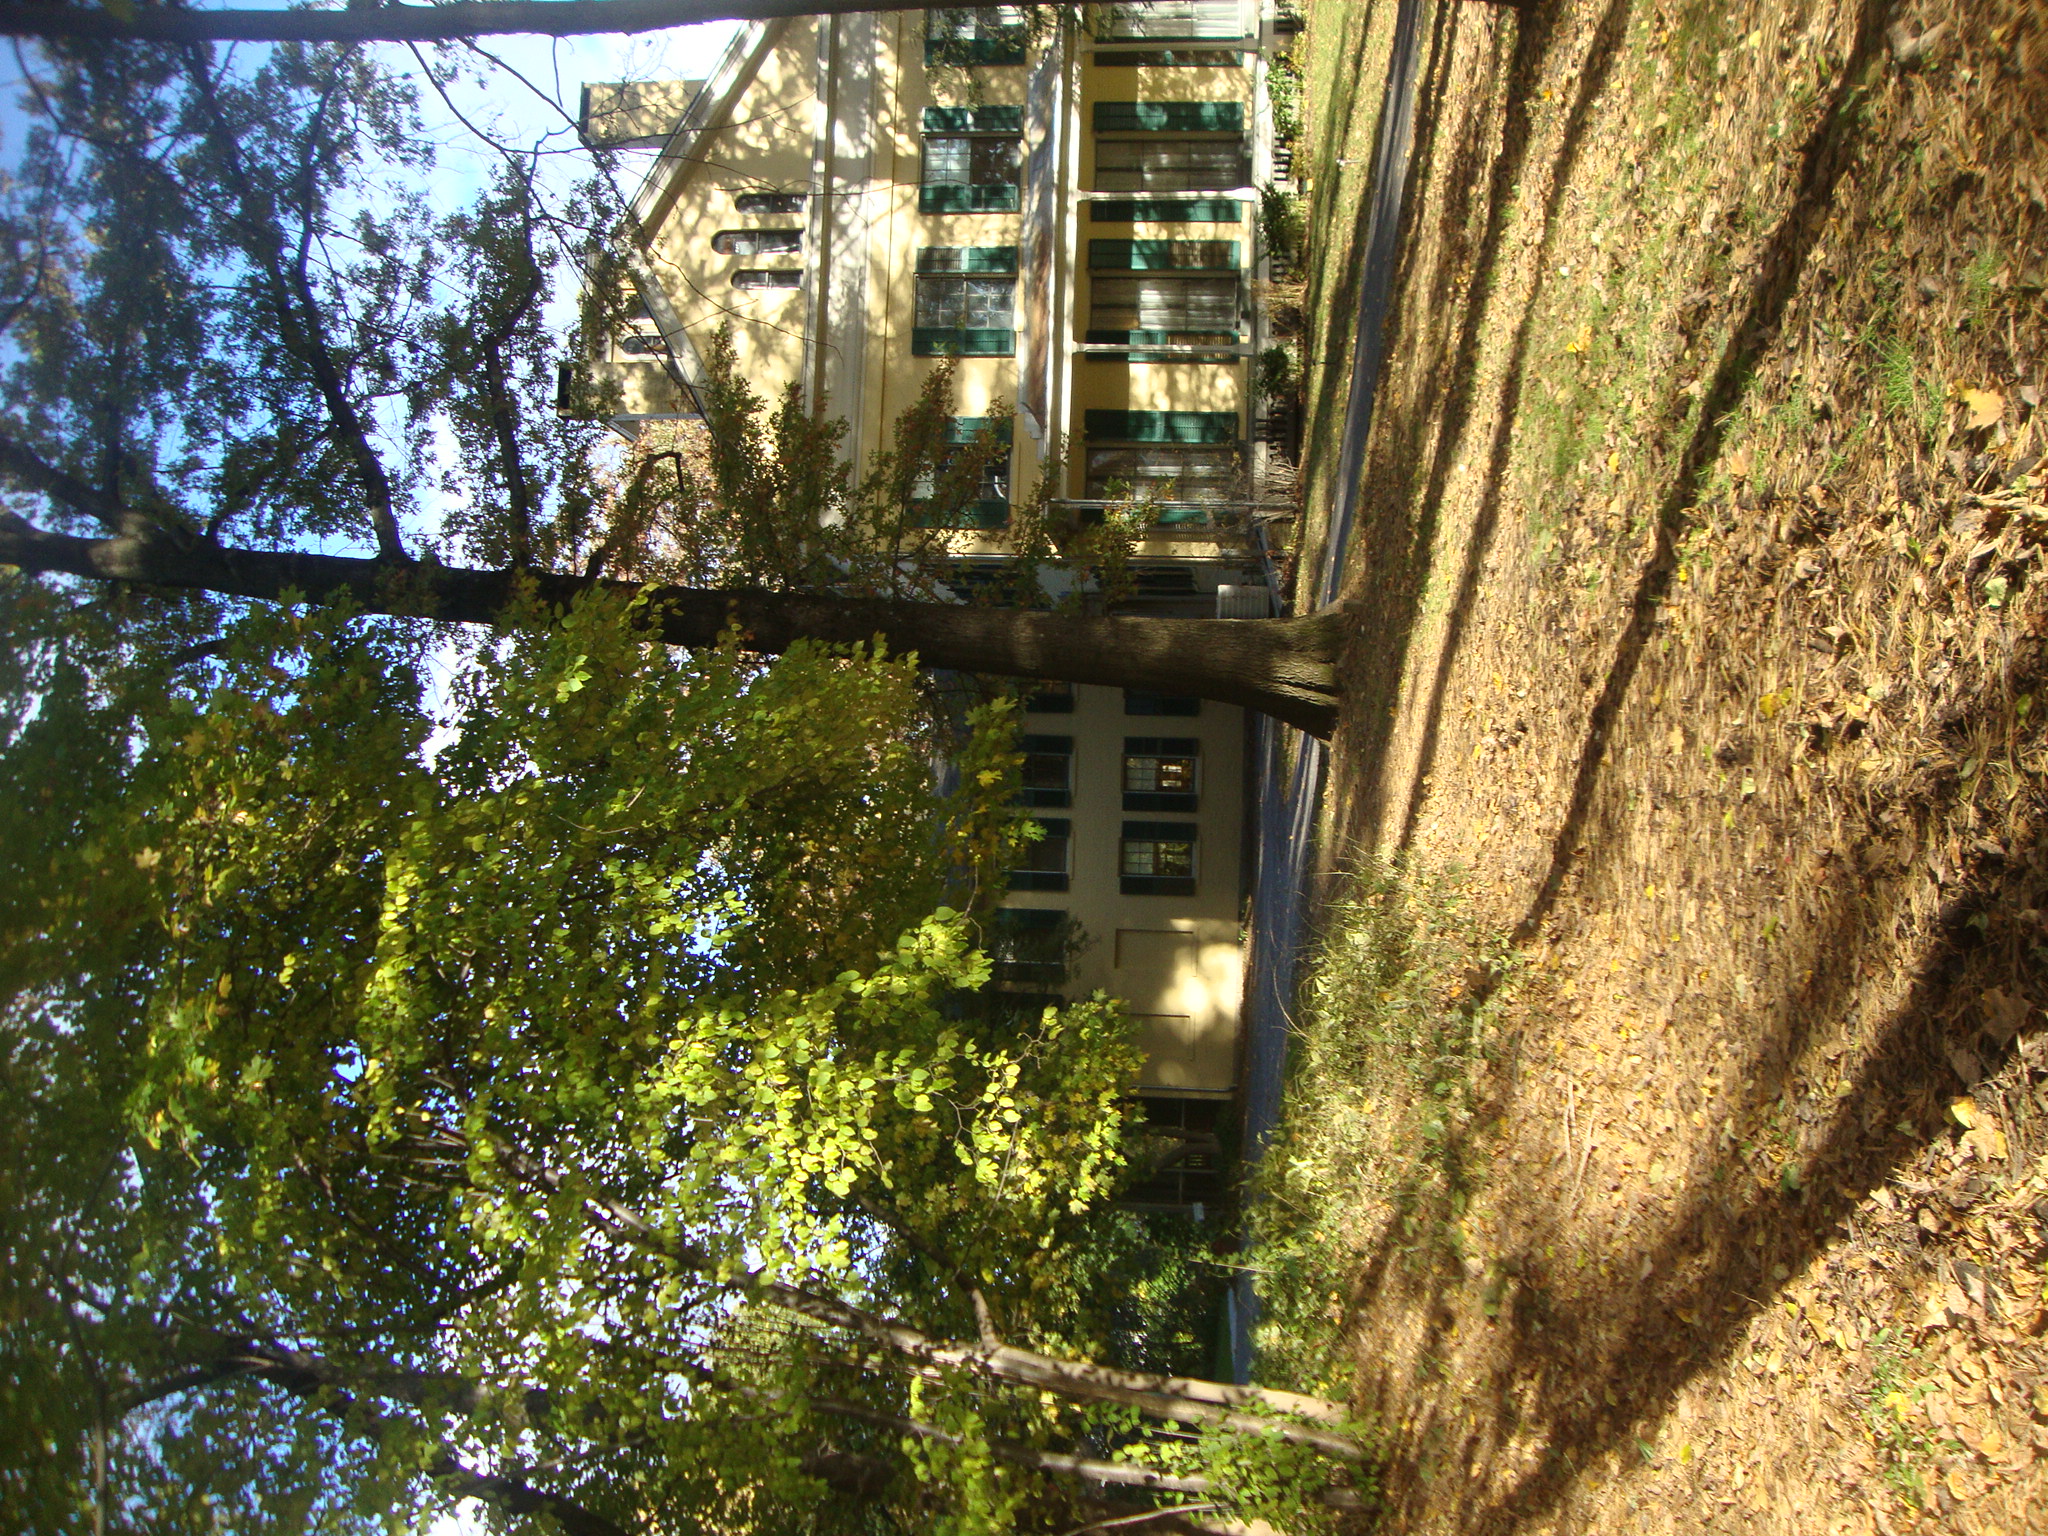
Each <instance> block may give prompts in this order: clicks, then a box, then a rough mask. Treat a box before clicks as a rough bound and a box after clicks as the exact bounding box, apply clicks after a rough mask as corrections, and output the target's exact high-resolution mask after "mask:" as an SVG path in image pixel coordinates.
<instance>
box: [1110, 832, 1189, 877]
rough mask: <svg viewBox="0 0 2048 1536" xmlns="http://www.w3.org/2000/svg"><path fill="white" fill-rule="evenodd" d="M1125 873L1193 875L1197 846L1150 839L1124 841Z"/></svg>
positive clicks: (1128, 839) (1127, 839)
mask: <svg viewBox="0 0 2048 1536" xmlns="http://www.w3.org/2000/svg"><path fill="white" fill-rule="evenodd" d="M1123 872H1124V873H1125V874H1127V875H1182V876H1186V875H1192V874H1193V873H1194V872H1195V845H1194V844H1193V843H1192V842H1164V841H1157V842H1155V841H1151V840H1149V839H1138V838H1126V839H1125V840H1124V857H1123Z"/></svg>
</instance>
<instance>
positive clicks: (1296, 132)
mask: <svg viewBox="0 0 2048 1536" xmlns="http://www.w3.org/2000/svg"><path fill="white" fill-rule="evenodd" d="M1301 98H1302V69H1301V64H1300V61H1299V60H1297V59H1296V58H1295V57H1294V54H1293V52H1292V51H1291V50H1290V51H1288V52H1285V53H1275V54H1270V55H1268V56H1267V59H1266V103H1267V105H1268V106H1269V107H1270V108H1271V109H1272V113H1273V138H1274V140H1275V141H1276V142H1278V143H1281V144H1292V143H1293V142H1294V141H1295V140H1297V139H1299V138H1300V137H1301V121H1302V120H1301V108H1302V102H1301Z"/></svg>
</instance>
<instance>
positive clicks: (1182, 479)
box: [1082, 411, 1243, 524]
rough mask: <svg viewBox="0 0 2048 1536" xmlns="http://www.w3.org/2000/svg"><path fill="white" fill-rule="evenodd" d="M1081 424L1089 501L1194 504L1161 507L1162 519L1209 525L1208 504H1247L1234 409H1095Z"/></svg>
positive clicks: (1163, 521)
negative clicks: (1085, 443) (1127, 499)
mask: <svg viewBox="0 0 2048 1536" xmlns="http://www.w3.org/2000/svg"><path fill="white" fill-rule="evenodd" d="M1082 421H1083V424H1084V429H1085V431H1086V432H1087V436H1088V447H1087V457H1086V460H1085V466H1086V475H1087V490H1086V492H1085V494H1086V495H1087V497H1088V498H1089V499H1090V500H1094V501H1114V500H1118V499H1121V498H1123V497H1138V498H1141V499H1146V500H1153V501H1167V502H1187V503H1192V504H1193V505H1189V506H1168V507H1162V508H1161V509H1160V511H1159V515H1158V519H1157V521H1159V522H1160V523H1162V524H1174V523H1188V524H1206V523H1207V522H1208V521H1209V520H1210V514H1209V513H1208V512H1206V511H1205V510H1203V509H1204V508H1205V507H1208V506H1213V505H1215V504H1217V503H1219V502H1228V501H1234V500H1238V499H1240V496H1239V492H1240V489H1241V485H1240V482H1241V480H1242V476H1243V471H1242V465H1241V454H1240V450H1239V447H1238V444H1237V441H1236V439H1237V430H1238V428H1237V416H1236V414H1235V413H1234V412H1231V411H1088V412H1086V413H1085V414H1084V415H1083V417H1082Z"/></svg>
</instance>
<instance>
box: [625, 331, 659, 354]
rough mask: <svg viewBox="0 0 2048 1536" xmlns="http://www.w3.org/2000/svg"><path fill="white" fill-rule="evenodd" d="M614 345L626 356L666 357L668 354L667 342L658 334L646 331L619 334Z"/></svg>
mask: <svg viewBox="0 0 2048 1536" xmlns="http://www.w3.org/2000/svg"><path fill="white" fill-rule="evenodd" d="M614 345H615V347H616V349H617V350H618V351H619V352H620V353H621V354H623V355H624V356H626V357H666V356H667V355H668V343H667V342H665V341H663V340H662V339H661V338H660V337H659V336H656V335H653V334H651V333H648V332H635V333H634V334H632V335H630V336H621V337H620V338H619V339H618V341H617V342H616V343H615V344H614Z"/></svg>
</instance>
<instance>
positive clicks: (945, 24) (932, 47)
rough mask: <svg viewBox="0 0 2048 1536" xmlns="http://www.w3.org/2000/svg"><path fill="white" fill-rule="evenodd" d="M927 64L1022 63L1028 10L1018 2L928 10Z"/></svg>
mask: <svg viewBox="0 0 2048 1536" xmlns="http://www.w3.org/2000/svg"><path fill="white" fill-rule="evenodd" d="M924 61H925V63H927V64H956V65H958V64H970V65H971V64H1022V63H1023V62H1024V12H1023V11H1022V10H1021V9H1020V8H1019V7H1017V6H1014V5H988V6H982V7H980V8H978V9H975V10H958V9H954V10H932V11H927V12H925V22H924Z"/></svg>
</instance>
